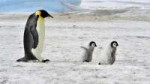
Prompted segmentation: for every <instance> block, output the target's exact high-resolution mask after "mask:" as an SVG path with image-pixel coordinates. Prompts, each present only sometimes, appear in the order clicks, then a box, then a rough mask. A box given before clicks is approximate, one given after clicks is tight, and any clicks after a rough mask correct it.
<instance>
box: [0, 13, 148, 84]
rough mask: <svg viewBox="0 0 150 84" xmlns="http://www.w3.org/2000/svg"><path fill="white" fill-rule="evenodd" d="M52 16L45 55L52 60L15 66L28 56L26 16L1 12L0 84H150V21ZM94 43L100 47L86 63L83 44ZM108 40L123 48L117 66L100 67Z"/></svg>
mask: <svg viewBox="0 0 150 84" xmlns="http://www.w3.org/2000/svg"><path fill="white" fill-rule="evenodd" d="M52 15H53V16H54V17H55V18H54V19H47V23H46V41H45V50H44V52H43V57H44V58H48V59H50V60H51V62H49V63H39V62H29V63H17V62H16V60H17V59H18V58H20V57H23V56H24V52H23V43H22V41H23V31H24V26H25V22H26V19H27V17H28V14H10V15H9V14H0V36H1V38H0V40H1V41H0V49H1V51H0V53H1V54H0V59H1V60H0V84H27V83H28V84H62V83H63V84H149V83H150V73H149V71H150V66H149V65H150V61H149V60H150V57H149V56H150V49H149V47H150V44H149V42H150V33H149V29H150V22H149V21H150V20H149V21H148V20H147V19H146V20H145V21H144V19H142V20H141V19H136V18H134V17H130V18H128V19H124V17H123V18H122V17H119V19H118V18H117V19H116V18H112V17H114V15H108V16H99V17H98V16H95V15H88V14H83V15H82V14H81V15H75V14H73V15H72V14H52ZM121 15H122V14H121ZM119 16H120V15H119ZM89 17H90V18H89ZM104 17H105V18H104ZM106 17H107V18H106ZM125 17H126V16H125ZM10 18H11V19H10ZM102 18H103V19H102ZM108 18H109V19H108ZM111 18H112V19H111ZM131 18H134V19H131ZM147 18H149V17H147ZM149 19H150V18H149ZM78 20H79V21H78ZM92 40H93V41H96V42H97V45H98V46H99V47H97V48H96V49H95V51H94V56H93V61H92V62H91V63H82V62H81V58H82V57H81V55H82V49H81V48H80V46H86V45H87V44H88V43H89V42H90V41H92ZM108 40H117V41H118V43H119V45H120V46H119V47H118V51H117V56H116V62H115V63H114V65H101V66H100V65H98V61H99V60H98V59H99V53H100V52H101V51H100V50H101V47H102V48H103V46H104V45H105V43H106V42H107V41H108Z"/></svg>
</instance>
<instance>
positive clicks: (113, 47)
mask: <svg viewBox="0 0 150 84" xmlns="http://www.w3.org/2000/svg"><path fill="white" fill-rule="evenodd" d="M118 46H119V44H118V43H117V41H112V42H111V43H110V44H109V45H108V46H107V47H106V48H105V50H104V52H103V53H102V55H101V56H102V58H101V59H100V60H101V61H100V62H99V65H103V64H106V65H107V64H110V65H112V64H113V63H114V62H115V60H116V56H115V55H116V51H117V47H118Z"/></svg>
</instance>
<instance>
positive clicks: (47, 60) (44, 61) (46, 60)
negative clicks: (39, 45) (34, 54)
mask: <svg viewBox="0 0 150 84" xmlns="http://www.w3.org/2000/svg"><path fill="white" fill-rule="evenodd" d="M49 61H50V60H49V59H45V60H42V62H43V63H46V62H49Z"/></svg>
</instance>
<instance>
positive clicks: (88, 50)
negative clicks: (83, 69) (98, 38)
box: [81, 41, 97, 62]
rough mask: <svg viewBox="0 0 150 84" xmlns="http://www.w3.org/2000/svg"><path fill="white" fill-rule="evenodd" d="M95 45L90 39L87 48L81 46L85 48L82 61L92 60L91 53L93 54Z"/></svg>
mask: <svg viewBox="0 0 150 84" xmlns="http://www.w3.org/2000/svg"><path fill="white" fill-rule="evenodd" d="M95 47H97V45H96V43H95V42H94V41H91V42H90V43H89V45H88V47H87V48H86V47H81V48H83V49H84V50H85V52H84V55H83V62H91V61H92V54H93V51H94V48H95Z"/></svg>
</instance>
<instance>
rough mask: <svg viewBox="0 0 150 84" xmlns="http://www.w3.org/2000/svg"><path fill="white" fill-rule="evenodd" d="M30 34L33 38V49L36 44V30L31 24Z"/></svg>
mask: <svg viewBox="0 0 150 84" xmlns="http://www.w3.org/2000/svg"><path fill="white" fill-rule="evenodd" d="M31 34H32V36H33V40H34V44H33V48H34V49H35V48H36V47H37V45H38V39H39V38H38V32H37V30H36V26H32V27H31Z"/></svg>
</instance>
